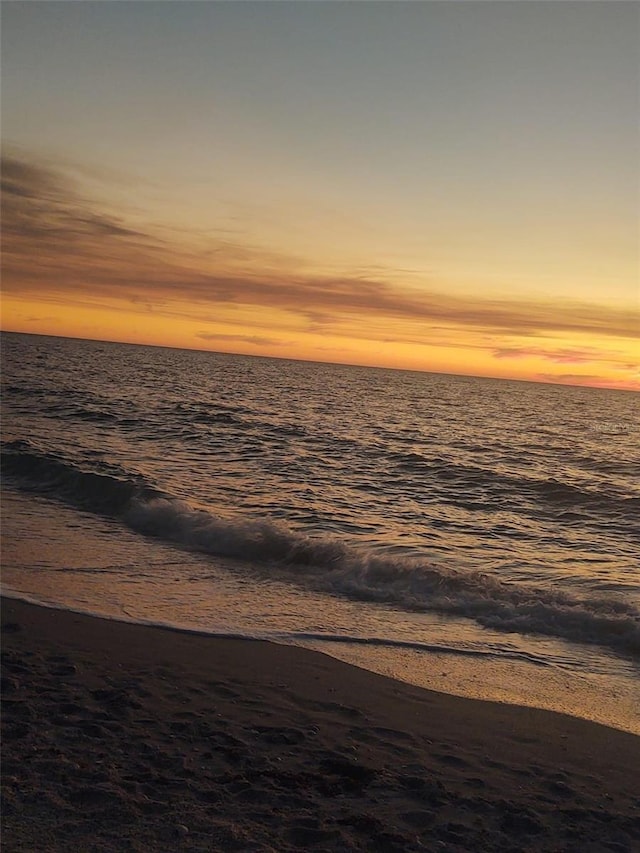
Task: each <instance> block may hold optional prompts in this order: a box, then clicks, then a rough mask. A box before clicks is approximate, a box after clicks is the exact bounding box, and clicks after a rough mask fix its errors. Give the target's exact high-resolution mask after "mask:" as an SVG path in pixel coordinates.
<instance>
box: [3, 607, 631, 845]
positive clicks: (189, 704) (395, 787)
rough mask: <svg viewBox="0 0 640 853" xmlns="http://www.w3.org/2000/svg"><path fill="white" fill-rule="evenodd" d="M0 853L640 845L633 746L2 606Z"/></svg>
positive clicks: (568, 724) (180, 641) (602, 735)
mask: <svg viewBox="0 0 640 853" xmlns="http://www.w3.org/2000/svg"><path fill="white" fill-rule="evenodd" d="M2 698H3V714H2V736H3V739H2V777H3V778H2V781H3V790H2V815H3V817H2V822H3V838H2V841H3V845H2V846H3V851H5V853H12V851H43V853H45V851H69V850H73V849H76V850H78V851H82V853H84V851H121V850H123V851H124V850H135V851H169V850H189V851H225V853H226V851H276V853H284V852H285V851H302V850H313V851H356V850H357V851H369V850H371V851H398V853H400V851H402V853H404V851H422V853H424V851H440V850H442V851H520V850H531V851H534V850H535V851H556V853H558V852H559V851H570V850H576V851H580V853H587V851H602V850H617V851H635V850H638V849H640V804H639V802H638V798H637V792H638V791H640V738H639V737H637V736H635V735H632V734H627V733H624V732H620V731H617V730H614V729H610V728H607V727H605V726H600V725H597V724H595V723H590V722H586V721H583V720H579V719H575V718H572V717H567V716H562V715H560V714H554V713H551V712H547V711H538V710H532V709H527V708H520V707H515V706H507V705H501V704H496V703H489V702H479V701H475V700H468V699H461V698H458V697H453V696H448V695H446V694H441V693H435V692H430V691H427V690H423V689H419V688H415V687H411V686H410V685H406V684H401V683H398V682H395V681H393V680H390V679H387V678H384V677H382V676H378V675H374V674H372V673H369V672H366V671H364V670H361V669H357V668H355V667H352V666H349V665H347V664H344V663H341V662H339V661H336V660H334V659H332V658H329V657H327V656H325V655H322V654H319V653H317V652H311V651H307V650H305V649H299V648H292V647H287V646H278V645H274V644H271V643H263V642H255V641H249V640H226V639H219V638H210V637H203V636H200V635H196V634H188V633H182V632H176V631H170V630H164V629H158V628H149V627H145V626H139V625H129V624H125V623H117V622H111V621H107V620H102V619H97V618H92V617H86V616H80V615H77V614H73V613H68V612H66V611H60V610H49V609H46V608H40V607H35V606H33V605H29V604H25V603H23V602H18V601H14V600H11V599H3V601H2Z"/></svg>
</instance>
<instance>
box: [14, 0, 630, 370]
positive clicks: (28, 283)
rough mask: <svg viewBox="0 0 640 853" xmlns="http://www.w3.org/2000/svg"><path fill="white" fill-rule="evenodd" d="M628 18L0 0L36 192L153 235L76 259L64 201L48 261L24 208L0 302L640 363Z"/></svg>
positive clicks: (334, 353)
mask: <svg viewBox="0 0 640 853" xmlns="http://www.w3.org/2000/svg"><path fill="white" fill-rule="evenodd" d="M638 20H639V7H638V5H637V4H635V3H627V2H517V0H515V2H446V0H445V2H386V3H385V2H380V3H370V2H345V3H334V2H300V0H298V2H257V3H255V2H225V3H216V2H197V3H193V2H178V1H177V0H175V2H155V0H149V1H148V2H98V3H95V2H77V3H76V2H46V3H40V2H5V3H3V5H2V23H3V45H2V47H3V51H2V80H3V82H2V119H3V121H2V126H3V139H4V146H5V147H4V150H5V154H7V155H8V156H9V157H10V158H11V163H13V164H14V168H18V167H17V166H16V165H15V164H18V165H20V164H21V165H22V166H23V167H25V168H26V167H28V168H31V169H32V172H31V173H30V174H31V176H32V177H33V175H34V174H35V172H34V171H33V170H36V171H37V172H38V175H39V179H38V180H39V183H38V187H39V189H37V190H36V189H35V188H34V187H35V184H34V183H33V181H32V182H31V184H30V185H29V186H30V189H29V194H28V197H29V198H31V199H32V200H33V199H35V198H36V196H37V195H38V193H40V208H38V210H39V211H40V213H39V215H41V213H42V204H43V203H46V204H49V205H50V204H52V203H54V204H55V205H57V206H58V207H57V208H56V209H57V211H58V212H57V213H56V216H57V220H56V221H57V222H58V226H57V227H59V226H60V221H61V215H60V210H61V209H63V208H64V209H65V210H67V214H65V216H66V219H65V221H66V222H67V224H68V222H69V215H68V210H69V209H71V208H73V209H74V210H76V211H77V210H78V209H79V206H80V208H81V209H82V210H83V211H84V213H83V216H84V215H85V214H87V211H90V212H91V215H92V216H96V215H100V216H104V217H109V218H110V221H112V222H117V223H118V224H119V226H121V227H122V228H126V229H129V230H130V231H132V232H133V231H135V233H136V234H137V235H144V240H143V242H144V245H141V244H140V245H138V246H137V249H136V247H134V246H133V245H132V239H131V237H130V236H128V237H126V239H125V240H124V244H119V243H118V242H117V239H116V238H113V239H111V241H110V242H108V244H106V243H105V241H104V240H102V239H98V235H97V234H96V233H92V234H91V235H90V239H88V238H87V235H86V234H85V235H84V236H83V239H84V240H85V242H84V243H83V246H82V251H79V250H77V244H76V243H73V241H72V243H73V246H72V249H71V250H70V251H69V252H68V253H67V255H66V259H65V253H64V245H65V243H64V240H63V239H62V237H61V236H60V235H59V236H60V239H59V240H58V242H57V243H56V244H55V245H53V243H52V241H51V239H49V238H50V237H51V228H50V227H49V229H48V231H47V234H48V237H47V241H48V242H47V241H45V242H46V245H45V246H43V247H41V248H42V249H43V251H42V256H43V257H46V258H48V264H47V266H48V268H49V269H48V271H47V272H46V273H43V271H42V269H41V267H42V266H43V265H42V264H40V267H38V266H37V265H36V266H34V264H33V263H32V264H31V266H30V265H29V256H31V257H32V258H33V255H34V252H35V251H36V250H37V248H38V246H37V243H38V239H40V238H38V237H37V236H34V235H35V231H34V230H33V229H31V231H29V232H28V233H27V231H25V230H24V229H23V230H22V232H21V231H20V228H19V227H17V228H16V233H17V236H16V247H15V250H13V249H12V245H11V244H10V246H9V248H10V249H11V250H12V251H11V253H10V258H9V261H8V262H7V263H8V268H7V270H6V278H5V281H6V288H5V300H4V303H5V308H4V318H5V319H4V324H5V327H6V328H19V329H21V330H24V331H28V330H29V329H32V330H33V331H50V332H52V333H60V334H63V333H64V334H79V335H84V336H87V337H111V338H114V339H118V340H129V339H136V340H141V341H147V342H155V343H163V342H164V343H167V344H170V345H180V346H197V347H199V348H201V347H203V346H205V345H206V346H210V348H212V349H229V350H234V349H235V350H237V351H246V352H255V353H262V354H274V355H291V356H295V357H304V358H318V359H323V358H326V359H327V360H332V361H354V362H359V363H371V364H375V363H380V364H390V365H394V366H407V367H417V368H420V369H427V370H428V369H435V370H452V371H453V372H465V373H466V372H468V373H474V372H479V373H482V374H486V375H512V376H520V377H522V378H550V379H551V380H553V379H554V377H557V379H558V381H578V382H582V381H584V382H586V383H590V384H603V383H604V384H612V385H618V386H620V387H640V385H638V373H637V356H638V350H637V339H635V336H634V329H633V325H634V322H635V323H636V324H637V315H636V312H637V310H638V300H639V293H638V280H639V258H638V255H639V246H638V224H639V215H638V213H639V202H638V198H639V194H638V174H637V168H638V152H639V150H640V148H639V144H638V143H639V128H638V105H639V99H638V92H639V84H638V80H639V66H638ZM10 174H13V173H10ZM19 174H20V175H22V177H23V178H24V175H25V174H26V173H25V172H24V168H23V171H22V172H21V173H19ZM52 181H53V183H54V184H55V187H56V189H55V193H54V195H55V198H53V196H52V191H51V182H52ZM47 187H48V189H47ZM13 191H14V197H16V198H22V199H24V198H26V197H27V196H25V192H24V186H22V189H20V187H16V186H15V185H14V186H13ZM20 193H22V195H20ZM43 200H44V201H43ZM65 205H66V208H65V207H64V206H65ZM61 206H62V207H61ZM70 206H71V207H70ZM25 215H26V214H25V213H24V211H22V212H21V213H20V216H21V217H22V219H21V220H20V221H22V222H23V221H24V216H25ZM29 215H30V216H31V215H33V211H31V212H30V213H29ZM87 215H88V214H87ZM62 219H64V217H62ZM85 219H86V216H85ZM76 231H77V229H76ZM76 237H77V235H76ZM111 237H113V235H111ZM74 239H75V238H74ZM87 239H88V242H87ZM140 239H142V238H140ZM29 240H30V241H31V242H30V243H29ZM89 244H90V245H89ZM152 244H153V245H152ZM154 246H155V249H154ZM134 249H136V250H135V251H134ZM154 252H155V254H154ZM14 258H16V259H17V260H15V262H14ZM136 258H137V259H138V260H136ZM140 258H142V259H143V260H142V261H140V260H139V259H140ZM154 258H155V261H154ZM138 263H140V264H141V266H140V268H138ZM154 263H155V264H156V265H157V272H156V273H154V271H153V270H154ZM98 268H100V269H101V272H100V275H97V274H96V269H98ZM51 269H55V270H57V271H58V278H57V280H54V277H53V276H52V275H51V273H50V270H51ZM107 269H108V270H111V271H112V275H111V278H109V276H108V275H107V274H106V272H105V270H107ZM126 270H128V271H129V279H128V280H129V285H130V288H129V290H127V288H126V286H125V284H126V281H125V280H126V274H125V273H126ZM169 273H171V274H169ZM207 276H210V277H211V278H212V281H213V284H212V285H211V287H210V288H207V285H206V281H207ZM194 277H195V278H194ZM221 279H224V280H225V281H226V282H227V289H226V290H224V289H223V288H221V285H220V281H221ZM154 282H155V287H154ZM229 282H231V284H229ZM261 282H263V285H264V286H263V287H262V289H261V286H260V283H261ZM274 282H276V283H274ZM319 291H321V296H319V295H318V293H319ZM346 292H348V294H349V298H348V299H345V293H346ZM412 306H414V307H413V309H412ZM634 315H636V316H634ZM29 318H35V319H31V320H30V319H29ZM47 318H49V319H47ZM576 318H582V319H581V320H580V322H578V323H576V322H575V320H576ZM597 318H600V320H601V321H602V322H595V320H596V319H597ZM627 321H628V322H627ZM637 330H638V327H637V325H636V331H637ZM567 365H570V369H569V368H567ZM562 377H564V378H562Z"/></svg>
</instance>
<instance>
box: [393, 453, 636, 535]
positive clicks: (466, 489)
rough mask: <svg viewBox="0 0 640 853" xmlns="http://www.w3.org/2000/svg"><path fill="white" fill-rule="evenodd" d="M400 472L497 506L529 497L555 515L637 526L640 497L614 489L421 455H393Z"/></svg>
mask: <svg viewBox="0 0 640 853" xmlns="http://www.w3.org/2000/svg"><path fill="white" fill-rule="evenodd" d="M393 456H394V458H395V462H396V465H397V467H398V469H399V470H406V471H410V472H411V473H412V474H415V473H421V474H424V475H427V476H428V477H431V478H433V479H435V480H438V481H442V482H446V483H449V484H452V485H453V486H454V487H456V489H459V491H460V492H462V493H464V494H465V495H467V494H468V495H475V496H479V497H481V498H484V499H485V500H486V501H487V502H489V501H490V502H492V503H493V504H497V503H503V504H508V503H509V502H510V501H512V500H513V499H514V497H515V498H517V499H518V500H521V499H522V498H527V499H529V500H530V501H535V502H536V504H538V505H541V504H547V505H548V506H549V507H550V509H551V511H552V512H554V513H555V512H557V511H558V510H560V511H562V510H563V509H565V508H566V509H570V510H571V509H578V510H584V511H586V512H590V511H597V512H599V513H605V514H606V515H608V516H610V517H613V518H615V519H619V520H624V521H628V522H629V523H630V524H632V525H634V526H635V525H636V524H637V519H638V518H640V497H638V496H635V495H628V494H624V493H622V492H620V491H618V490H616V489H614V488H613V487H609V488H608V490H607V491H604V490H603V489H602V488H601V487H600V488H598V489H589V488H586V487H584V486H581V487H579V486H574V485H572V484H571V483H566V482H562V481H560V480H555V479H553V478H545V479H538V478H535V477H527V476H518V475H516V474H512V473H507V472H504V471H497V470H490V469H486V468H480V467H475V466H471V465H464V464H461V463H458V462H452V461H450V460H445V459H443V458H441V457H435V458H433V459H428V458H426V457H424V456H422V455H421V454H419V453H395V454H393Z"/></svg>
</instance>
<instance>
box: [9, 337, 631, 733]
mask: <svg viewBox="0 0 640 853" xmlns="http://www.w3.org/2000/svg"><path fill="white" fill-rule="evenodd" d="M639 448H640V398H639V397H638V395H637V394H634V393H631V392H622V391H610V390H603V389H590V388H578V387H561V386H555V385H542V384H535V383H525V382H510V381H504V380H492V379H479V378H472V377H461V376H449V375H438V374H429V373H418V372H410V371H398V370H384V369H374V368H364V367H354V366H344V365H333V364H320V363H312V362H301V361H288V360H281V359H268V358H257V357H250V356H239V355H229V354H221V353H211V352H195V351H186V350H175V349H164V348H156V347H145V346H134V345H125V344H114V343H103V342H95V341H79V340H69V339H64V338H48V337H41V336H31V335H18V334H13V333H6V334H4V335H3V336H2V470H3V486H2V489H3V491H2V512H3V526H2V542H3V547H2V563H3V592H4V593H5V594H10V595H17V596H20V597H23V598H26V599H28V600H35V601H38V602H40V603H44V604H48V605H51V606H56V607H64V608H69V609H73V610H80V611H83V612H89V613H95V614H100V615H103V616H107V617H110V618H116V619H127V620H134V621H139V622H148V623H153V624H166V625H173V626H180V627H184V628H188V629H194V630H199V631H204V632H207V633H211V634H225V635H231V636H251V637H261V638H265V639H269V640H272V641H275V642H282V643H293V644H298V645H304V646H308V647H311V648H315V649H318V650H321V651H324V652H326V653H328V654H330V655H333V656H335V657H338V658H342V659H344V660H347V661H351V662H353V663H356V664H358V665H360V666H363V667H365V668H368V669H371V670H374V671H377V672H382V673H385V674H388V675H392V676H394V677H396V678H399V679H402V680H405V681H408V682H411V683H414V684H418V685H422V686H427V687H431V688H435V689H438V690H444V691H446V692H450V693H457V694H460V695H466V696H472V697H476V698H488V699H497V700H502V701H509V702H517V703H519V704H528V705H534V706H538V707H545V708H551V709H554V710H559V711H564V712H567V713H571V714H574V715H578V716H582V717H586V718H589V719H594V720H597V721H600V722H603V723H607V724H609V725H614V726H617V727H619V728H624V729H627V730H630V731H636V732H640V710H639V709H640V688H639V686H638V675H639V673H640V571H639V567H640V560H639V556H640V487H639V483H640V479H639V478H638V473H639V471H640V460H639V450H638V449H639Z"/></svg>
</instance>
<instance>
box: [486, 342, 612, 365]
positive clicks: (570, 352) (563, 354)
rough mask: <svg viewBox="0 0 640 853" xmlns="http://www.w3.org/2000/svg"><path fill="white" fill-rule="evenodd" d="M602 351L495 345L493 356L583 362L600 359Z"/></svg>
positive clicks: (558, 361)
mask: <svg viewBox="0 0 640 853" xmlns="http://www.w3.org/2000/svg"><path fill="white" fill-rule="evenodd" d="M604 355H605V354H604V353H603V352H602V351H600V350H596V349H594V348H589V349H571V348H566V349H565V348H560V349H553V348H548V349H545V348H544V347H526V346H524V347H497V348H496V349H494V351H493V357H494V358H530V357H532V356H534V357H537V358H544V359H546V360H547V361H553V362H555V363H556V364H585V363H587V362H590V361H594V359H599V360H601V359H602V358H603V357H604Z"/></svg>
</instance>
